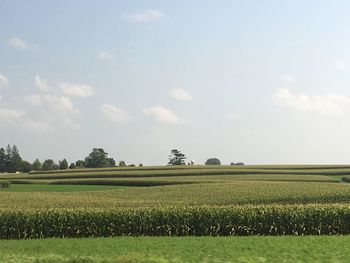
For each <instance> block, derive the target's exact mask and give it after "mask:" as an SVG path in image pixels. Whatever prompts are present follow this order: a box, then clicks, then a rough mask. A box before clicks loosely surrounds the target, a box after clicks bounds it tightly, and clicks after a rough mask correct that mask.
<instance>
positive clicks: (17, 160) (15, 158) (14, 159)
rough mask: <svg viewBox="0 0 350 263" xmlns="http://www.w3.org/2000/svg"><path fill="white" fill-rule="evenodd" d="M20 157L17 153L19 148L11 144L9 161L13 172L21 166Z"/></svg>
mask: <svg viewBox="0 0 350 263" xmlns="http://www.w3.org/2000/svg"><path fill="white" fill-rule="evenodd" d="M22 162H23V161H22V157H21V155H20V154H19V150H18V148H17V146H16V145H13V146H12V150H11V163H12V167H13V172H16V171H21V168H22Z"/></svg>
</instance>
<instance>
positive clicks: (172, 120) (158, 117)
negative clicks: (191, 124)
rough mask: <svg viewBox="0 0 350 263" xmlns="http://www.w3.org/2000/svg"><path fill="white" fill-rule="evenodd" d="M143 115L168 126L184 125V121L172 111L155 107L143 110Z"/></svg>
mask: <svg viewBox="0 0 350 263" xmlns="http://www.w3.org/2000/svg"><path fill="white" fill-rule="evenodd" d="M143 113H144V114H146V115H147V116H150V117H151V118H153V119H154V120H155V121H156V122H159V123H166V124H174V125H176V124H184V121H183V120H182V119H181V118H179V117H178V116H177V115H176V114H175V113H173V112H172V111H171V110H169V109H167V108H164V107H161V106H154V107H150V108H147V109H144V110H143Z"/></svg>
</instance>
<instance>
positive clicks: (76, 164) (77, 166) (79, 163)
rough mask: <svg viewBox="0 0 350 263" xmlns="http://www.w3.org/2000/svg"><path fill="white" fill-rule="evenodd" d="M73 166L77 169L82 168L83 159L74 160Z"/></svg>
mask: <svg viewBox="0 0 350 263" xmlns="http://www.w3.org/2000/svg"><path fill="white" fill-rule="evenodd" d="M75 167H76V168H77V169H81V168H84V167H85V164H84V161H83V160H78V161H76V162H75Z"/></svg>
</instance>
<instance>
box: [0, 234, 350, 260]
mask: <svg viewBox="0 0 350 263" xmlns="http://www.w3.org/2000/svg"><path fill="white" fill-rule="evenodd" d="M349 242H350V237H349V236H338V237H328V236H317V237H315V236H307V237H290V236H283V237H181V238H178V237H172V238H169V237H119V238H95V239H91V238H88V239H42V240H20V241H17V240H2V241H0V261H1V262H13V263H34V262H35V263H56V262H57V263H58V262H60V263H62V262H65V263H68V262H71V263H73V262H75V263H78V262H82V263H97V262H99V263H100V262H105V263H117V262H135V263H136V262H153V263H157V262H159V263H166V262H177V263H181V262H239V263H246V262H276V263H277V262H290V263H292V262H348V259H349V257H350V248H349V246H347V245H346V244H348V243H349Z"/></svg>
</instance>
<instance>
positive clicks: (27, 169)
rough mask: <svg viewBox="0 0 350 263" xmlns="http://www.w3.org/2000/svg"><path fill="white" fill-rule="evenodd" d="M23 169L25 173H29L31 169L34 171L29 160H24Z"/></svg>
mask: <svg viewBox="0 0 350 263" xmlns="http://www.w3.org/2000/svg"><path fill="white" fill-rule="evenodd" d="M21 166H22V167H21V171H22V172H24V173H29V172H30V171H33V170H34V169H33V165H32V164H31V163H30V162H28V161H22V165H21Z"/></svg>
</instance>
